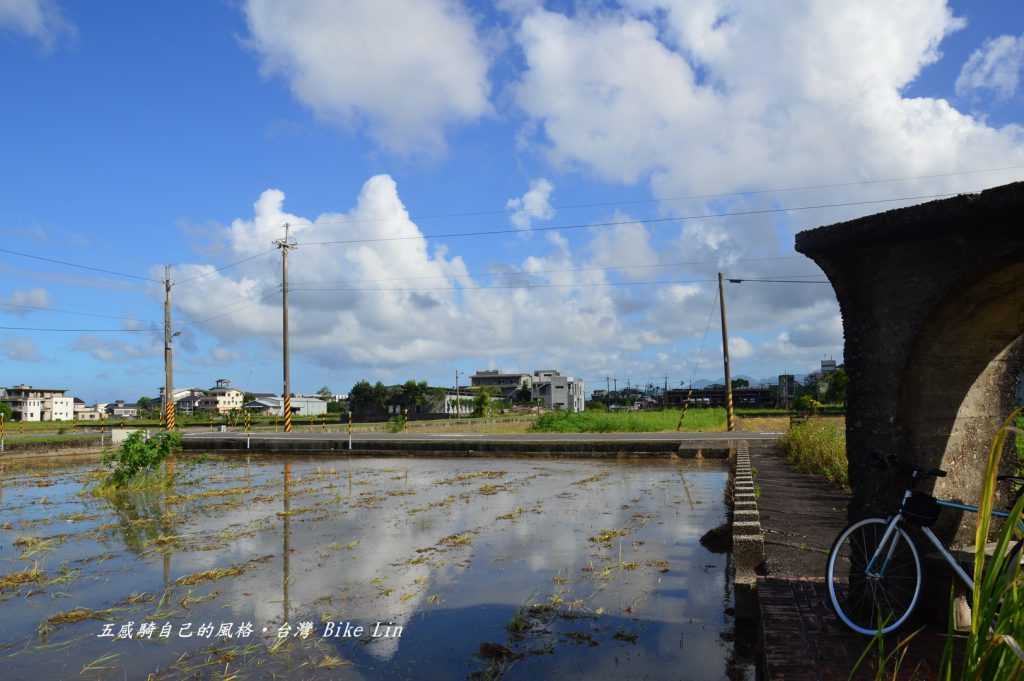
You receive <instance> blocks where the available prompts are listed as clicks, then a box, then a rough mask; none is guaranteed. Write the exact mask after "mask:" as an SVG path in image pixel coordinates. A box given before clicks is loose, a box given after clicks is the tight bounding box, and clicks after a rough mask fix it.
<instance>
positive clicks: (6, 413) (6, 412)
mask: <svg viewBox="0 0 1024 681" xmlns="http://www.w3.org/2000/svg"><path fill="white" fill-rule="evenodd" d="M0 414H3V417H4V421H10V420H11V418H12V417H13V416H14V412H12V411H11V405H9V404H7V403H6V402H0Z"/></svg>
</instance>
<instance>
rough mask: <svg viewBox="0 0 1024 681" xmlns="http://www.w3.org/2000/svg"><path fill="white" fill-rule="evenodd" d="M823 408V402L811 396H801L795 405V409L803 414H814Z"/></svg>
mask: <svg viewBox="0 0 1024 681" xmlns="http://www.w3.org/2000/svg"><path fill="white" fill-rule="evenodd" d="M820 407H821V402H819V401H818V400H816V399H814V398H813V397H811V396H810V395H801V396H800V397H798V398H797V400H796V402H795V403H793V408H794V409H796V410H797V411H798V412H800V413H802V414H814V413H816V412H817V411H818V409H819V408H820Z"/></svg>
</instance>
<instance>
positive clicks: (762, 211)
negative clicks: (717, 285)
mask: <svg viewBox="0 0 1024 681" xmlns="http://www.w3.org/2000/svg"><path fill="white" fill-rule="evenodd" d="M974 193H977V191H967V192H946V193H940V194H918V195H914V196H897V197H892V198H888V199H863V200H859V201H840V202H835V203H820V204H815V205H809V206H785V207H779V208H755V209H750V210H739V211H723V212H719V213H703V214H700V215H680V216H675V217H662V218H649V219H645V220H637V219H629V220H611V221H607V222H586V223H577V224H567V225H548V226H544V227H528V228H526V229H516V228H511V229H485V230H476V231H472V232H442V233H438V234H410V235H404V236H387V237H372V238H362V239H333V240H328V241H300V242H299V244H298V245H299V246H337V245H344V244H368V243H383V242H392V241H413V240H417V239H423V240H431V239H434V240H436V239H458V238H465V237H478V236H497V235H501V234H525V233H531V232H557V231H569V230H579V229H592V228H593V229H599V228H605V227H618V226H622V225H645V224H659V223H665V222H687V221H694V220H710V219H713V218H728V217H750V216H754V215H770V214H777V213H790V212H798V211H809V210H819V209H825V208H850V207H854V206H870V205H878V204H882V203H898V202H901V201H921V200H926V199H940V198H949V197H952V196H958V195H961V194H974Z"/></svg>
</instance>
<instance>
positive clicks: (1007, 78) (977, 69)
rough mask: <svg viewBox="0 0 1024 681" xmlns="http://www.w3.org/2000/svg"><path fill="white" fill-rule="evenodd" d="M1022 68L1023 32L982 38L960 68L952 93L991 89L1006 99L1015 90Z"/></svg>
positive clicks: (1014, 92) (1023, 57) (961, 93)
mask: <svg viewBox="0 0 1024 681" xmlns="http://www.w3.org/2000/svg"><path fill="white" fill-rule="evenodd" d="M1022 69H1024V35H1022V36H1017V37H1015V36H1012V35H1001V36H999V37H998V38H992V39H989V40H986V41H985V43H984V44H983V45H982V46H981V47H979V48H978V49H977V50H975V51H974V52H973V53H972V54H971V56H970V58H968V60H967V62H966V63H965V64H964V65H963V68H961V69H960V75H959V76H958V77H957V79H956V93H957V94H958V95H960V96H964V95H966V94H969V93H970V92H971V91H973V90H992V91H993V92H994V93H995V94H996V95H997V96H998V97H1002V98H1003V99H1008V98H1010V97H1012V96H1013V95H1014V94H1016V93H1017V87H1018V85H1020V73H1021V70H1022Z"/></svg>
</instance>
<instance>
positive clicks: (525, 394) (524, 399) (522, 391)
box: [512, 385, 533, 404]
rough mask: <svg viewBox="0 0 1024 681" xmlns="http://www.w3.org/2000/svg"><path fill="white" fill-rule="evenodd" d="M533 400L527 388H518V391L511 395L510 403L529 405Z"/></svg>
mask: <svg viewBox="0 0 1024 681" xmlns="http://www.w3.org/2000/svg"><path fill="white" fill-rule="evenodd" d="M531 399H533V391H532V390H530V388H529V387H528V386H525V385H524V386H520V388H519V390H517V391H515V392H514V393H513V394H512V401H513V402H515V403H517V404H529V403H530V400H531Z"/></svg>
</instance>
